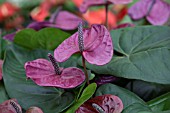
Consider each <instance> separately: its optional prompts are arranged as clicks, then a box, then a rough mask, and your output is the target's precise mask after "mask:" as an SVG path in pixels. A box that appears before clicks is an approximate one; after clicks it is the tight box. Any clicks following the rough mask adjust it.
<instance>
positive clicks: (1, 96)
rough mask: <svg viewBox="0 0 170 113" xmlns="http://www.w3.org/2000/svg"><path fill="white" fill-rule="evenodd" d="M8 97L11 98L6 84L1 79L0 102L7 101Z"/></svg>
mask: <svg viewBox="0 0 170 113" xmlns="http://www.w3.org/2000/svg"><path fill="white" fill-rule="evenodd" d="M8 99H9V97H8V95H7V92H6V90H5V87H4V84H3V83H2V81H0V103H2V102H4V101H6V100H8Z"/></svg>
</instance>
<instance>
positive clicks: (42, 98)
mask: <svg viewBox="0 0 170 113" xmlns="http://www.w3.org/2000/svg"><path fill="white" fill-rule="evenodd" d="M48 53H49V51H44V50H34V51H31V50H27V49H24V48H21V47H18V46H16V45H13V46H10V47H9V48H8V49H7V51H6V57H5V60H4V65H3V79H4V84H5V88H6V90H7V93H8V95H9V97H10V98H16V99H17V100H18V101H19V103H20V105H21V106H22V108H23V109H24V110H27V109H28V108H29V107H31V106H37V107H40V108H41V109H42V110H43V112H44V113H56V112H61V111H63V110H65V109H66V108H68V107H69V106H70V105H71V104H72V103H73V102H74V99H75V95H74V94H73V93H72V92H71V91H69V92H67V91H64V90H63V89H59V88H54V87H40V86H38V85H36V84H35V83H33V81H32V80H27V79H26V74H25V69H24V64H25V63H26V62H28V61H31V60H34V59H38V58H46V59H47V54H48Z"/></svg>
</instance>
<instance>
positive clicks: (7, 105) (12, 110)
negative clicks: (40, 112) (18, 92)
mask: <svg viewBox="0 0 170 113" xmlns="http://www.w3.org/2000/svg"><path fill="white" fill-rule="evenodd" d="M0 113H22V109H21V106H20V105H19V104H18V102H17V100H16V99H10V100H7V101H5V102H3V103H2V104H0Z"/></svg>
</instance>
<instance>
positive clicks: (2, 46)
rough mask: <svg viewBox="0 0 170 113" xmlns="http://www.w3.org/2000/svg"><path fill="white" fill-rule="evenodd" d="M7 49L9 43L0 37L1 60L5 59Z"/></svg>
mask: <svg viewBox="0 0 170 113" xmlns="http://www.w3.org/2000/svg"><path fill="white" fill-rule="evenodd" d="M6 47H7V41H6V40H4V39H2V38H1V37H0V59H3V58H4V52H5V49H6Z"/></svg>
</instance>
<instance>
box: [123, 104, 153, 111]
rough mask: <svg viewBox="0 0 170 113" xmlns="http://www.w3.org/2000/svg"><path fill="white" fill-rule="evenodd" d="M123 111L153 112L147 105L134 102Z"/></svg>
mask: <svg viewBox="0 0 170 113" xmlns="http://www.w3.org/2000/svg"><path fill="white" fill-rule="evenodd" d="M122 113H153V112H152V111H151V110H150V108H149V107H148V106H147V105H143V104H141V103H133V104H131V105H130V106H128V107H127V108H126V109H124V110H123V112H122Z"/></svg>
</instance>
